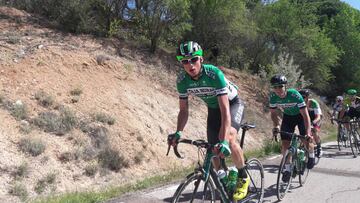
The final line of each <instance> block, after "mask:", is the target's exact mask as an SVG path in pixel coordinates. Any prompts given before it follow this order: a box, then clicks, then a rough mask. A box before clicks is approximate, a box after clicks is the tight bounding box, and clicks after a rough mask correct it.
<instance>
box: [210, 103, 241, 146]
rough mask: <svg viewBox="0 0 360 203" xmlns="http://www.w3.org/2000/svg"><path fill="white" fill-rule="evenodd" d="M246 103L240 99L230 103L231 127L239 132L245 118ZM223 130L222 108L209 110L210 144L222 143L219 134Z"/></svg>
mask: <svg viewBox="0 0 360 203" xmlns="http://www.w3.org/2000/svg"><path fill="white" fill-rule="evenodd" d="M244 108H245V105H244V102H243V101H241V100H240V99H239V98H238V97H236V98H234V99H233V100H231V101H230V114H231V126H232V127H234V128H235V129H236V131H237V132H239V129H240V125H241V121H242V119H243V118H244ZM220 128H221V112H220V108H216V109H215V108H208V117H207V129H206V130H207V139H208V142H209V143H210V144H216V143H218V142H220V140H219V132H220Z"/></svg>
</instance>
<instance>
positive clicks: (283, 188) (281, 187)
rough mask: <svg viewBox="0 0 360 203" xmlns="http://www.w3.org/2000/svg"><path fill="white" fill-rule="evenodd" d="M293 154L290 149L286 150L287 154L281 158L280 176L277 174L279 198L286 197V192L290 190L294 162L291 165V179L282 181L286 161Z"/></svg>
mask: <svg viewBox="0 0 360 203" xmlns="http://www.w3.org/2000/svg"><path fill="white" fill-rule="evenodd" d="M289 156H291V153H290V152H289V150H287V151H286V153H285V156H283V158H282V159H281V163H280V167H279V171H278V176H277V182H276V190H277V198H278V199H279V200H282V199H284V197H285V194H286V193H287V192H288V190H289V188H290V185H291V182H292V175H293V168H294V166H293V163H291V167H290V180H289V181H288V182H283V181H282V176H283V171H285V163H286V160H287V159H288V157H289Z"/></svg>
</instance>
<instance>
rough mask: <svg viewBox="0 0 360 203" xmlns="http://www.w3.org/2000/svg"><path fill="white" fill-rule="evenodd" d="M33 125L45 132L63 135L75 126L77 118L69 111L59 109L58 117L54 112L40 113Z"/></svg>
mask: <svg viewBox="0 0 360 203" xmlns="http://www.w3.org/2000/svg"><path fill="white" fill-rule="evenodd" d="M33 123H34V124H35V125H37V126H38V127H40V128H41V129H43V130H44V131H45V132H50V133H55V134H56V135H64V134H66V133H68V132H69V131H71V130H72V129H73V128H74V127H76V125H77V118H76V117H75V115H74V113H73V112H71V111H70V110H69V109H66V108H61V109H60V115H58V114H56V113H55V112H42V113H40V114H39V116H38V117H37V118H35V119H33Z"/></svg>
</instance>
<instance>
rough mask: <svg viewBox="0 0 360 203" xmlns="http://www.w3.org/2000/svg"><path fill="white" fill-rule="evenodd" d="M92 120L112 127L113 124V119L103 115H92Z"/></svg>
mask: <svg viewBox="0 0 360 203" xmlns="http://www.w3.org/2000/svg"><path fill="white" fill-rule="evenodd" d="M94 119H95V120H96V121H99V122H101V123H105V124H109V125H114V123H115V118H113V117H111V116H109V115H107V114H105V113H97V114H95V115H94Z"/></svg>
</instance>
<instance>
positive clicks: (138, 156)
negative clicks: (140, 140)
mask: <svg viewBox="0 0 360 203" xmlns="http://www.w3.org/2000/svg"><path fill="white" fill-rule="evenodd" d="M144 158H145V155H144V153H143V152H141V151H140V152H138V153H137V154H136V155H135V157H134V162H135V163H136V164H141V162H142V161H143V160H144Z"/></svg>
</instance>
